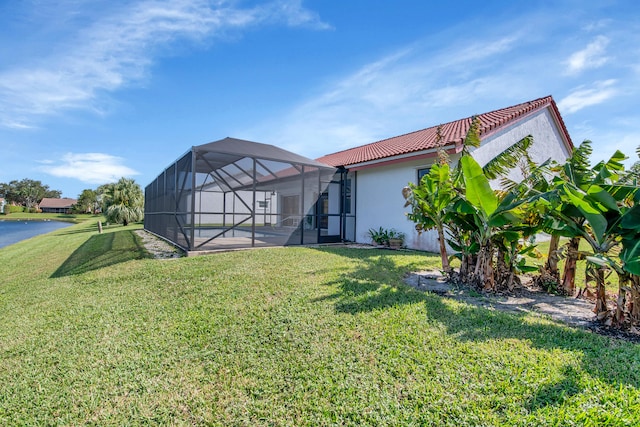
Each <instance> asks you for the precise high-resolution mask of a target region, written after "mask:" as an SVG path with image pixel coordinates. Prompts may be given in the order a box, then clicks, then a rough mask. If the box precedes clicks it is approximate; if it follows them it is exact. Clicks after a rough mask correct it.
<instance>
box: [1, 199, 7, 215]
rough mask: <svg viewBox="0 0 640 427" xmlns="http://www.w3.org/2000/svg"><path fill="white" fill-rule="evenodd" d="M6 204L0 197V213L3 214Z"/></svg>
mask: <svg viewBox="0 0 640 427" xmlns="http://www.w3.org/2000/svg"><path fill="white" fill-rule="evenodd" d="M6 204H7V203H6V202H5V200H4V197H0V213H4V205H6Z"/></svg>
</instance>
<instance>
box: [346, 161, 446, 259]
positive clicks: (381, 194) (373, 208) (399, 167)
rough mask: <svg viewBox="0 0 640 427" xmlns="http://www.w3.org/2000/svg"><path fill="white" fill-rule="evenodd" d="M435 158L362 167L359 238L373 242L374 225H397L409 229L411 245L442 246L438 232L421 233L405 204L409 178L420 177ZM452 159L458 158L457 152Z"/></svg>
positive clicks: (435, 248) (429, 248)
mask: <svg viewBox="0 0 640 427" xmlns="http://www.w3.org/2000/svg"><path fill="white" fill-rule="evenodd" d="M435 159H436V158H435V157H434V158H433V159H428V160H425V159H422V160H417V161H416V160H414V161H407V162H402V163H396V164H393V165H387V166H381V167H378V168H369V169H363V170H360V171H358V176H357V193H356V194H357V196H356V203H357V206H356V211H357V220H356V241H357V242H358V243H371V238H370V236H369V230H370V229H372V228H373V229H375V230H377V229H379V228H380V227H382V228H385V229H391V228H393V229H395V230H397V231H401V232H403V233H405V236H406V237H405V245H406V246H407V247H408V248H412V249H419V250H424V251H429V252H437V251H438V250H439V247H438V240H437V234H436V233H435V232H426V233H422V234H421V235H418V232H417V231H416V230H415V224H414V223H413V222H411V221H410V220H409V219H408V218H407V216H406V213H407V212H409V209H408V208H405V207H404V204H405V200H404V197H403V196H402V189H403V188H404V187H405V186H406V185H407V184H408V183H409V182H416V181H417V180H418V169H422V168H425V167H429V166H430V165H431V164H432V163H433V161H435ZM452 160H454V161H457V160H458V157H457V156H456V157H455V158H453V159H452Z"/></svg>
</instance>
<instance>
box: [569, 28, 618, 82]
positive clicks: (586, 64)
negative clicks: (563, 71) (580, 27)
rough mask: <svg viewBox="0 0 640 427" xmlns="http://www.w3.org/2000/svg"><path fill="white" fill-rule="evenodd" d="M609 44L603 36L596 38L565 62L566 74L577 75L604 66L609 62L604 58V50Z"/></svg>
mask: <svg viewBox="0 0 640 427" xmlns="http://www.w3.org/2000/svg"><path fill="white" fill-rule="evenodd" d="M608 44H609V39H608V38H607V37H605V36H598V37H596V38H595V40H594V41H592V42H591V43H589V44H588V45H587V47H585V48H584V49H582V50H580V51H578V52H575V53H574V54H572V55H571V56H570V57H569V59H568V60H567V66H568V68H567V73H568V74H577V73H580V72H581V71H584V70H586V69H589V68H598V67H601V66H603V65H604V64H606V62H607V61H608V60H609V58H607V57H606V56H604V53H605V49H606V48H607V45H608Z"/></svg>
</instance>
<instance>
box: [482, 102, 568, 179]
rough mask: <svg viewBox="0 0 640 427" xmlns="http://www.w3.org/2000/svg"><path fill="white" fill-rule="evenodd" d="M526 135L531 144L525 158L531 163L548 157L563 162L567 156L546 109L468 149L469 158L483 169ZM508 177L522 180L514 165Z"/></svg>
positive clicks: (565, 148)
mask: <svg viewBox="0 0 640 427" xmlns="http://www.w3.org/2000/svg"><path fill="white" fill-rule="evenodd" d="M527 135H533V145H532V146H531V147H530V148H529V155H530V156H531V159H532V160H533V161H534V162H536V163H538V164H540V163H542V162H544V161H546V160H547V159H549V158H551V159H553V160H557V161H559V162H563V161H564V160H565V159H566V158H568V157H569V150H568V148H567V146H566V145H565V144H564V142H563V140H562V136H561V135H560V132H559V130H558V127H557V126H556V124H555V121H554V119H553V116H552V115H551V113H550V112H549V109H547V108H545V109H543V110H541V111H537V112H536V113H534V114H533V115H531V116H530V117H528V118H527V119H526V120H524V121H522V122H519V123H516V124H514V125H512V126H508V127H506V128H505V129H503V130H501V131H500V132H496V133H495V134H491V135H489V136H488V137H487V138H484V139H483V141H482V145H481V146H480V147H478V148H476V149H474V150H471V153H472V154H473V158H474V159H476V161H477V162H478V163H479V164H480V165H481V166H484V165H485V164H486V163H487V162H488V161H489V160H491V159H492V158H493V157H495V156H496V154H498V153H500V152H502V151H504V150H506V149H507V148H509V147H510V146H511V145H513V144H515V143H516V142H518V141H520V140H521V139H522V138H524V137H525V136H527ZM509 178H510V179H512V180H514V181H521V180H522V173H521V172H520V169H519V168H518V167H517V166H516V167H515V168H514V169H513V170H512V171H511V173H510V174H509Z"/></svg>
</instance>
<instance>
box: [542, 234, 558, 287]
mask: <svg viewBox="0 0 640 427" xmlns="http://www.w3.org/2000/svg"><path fill="white" fill-rule="evenodd" d="M559 244H560V236H559V235H557V234H552V235H551V240H549V255H548V256H547V262H546V264H545V270H546V272H547V274H549V275H551V276H552V277H554V278H555V279H556V280H557V281H558V282H559V281H560V272H559V271H558V245H559Z"/></svg>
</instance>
